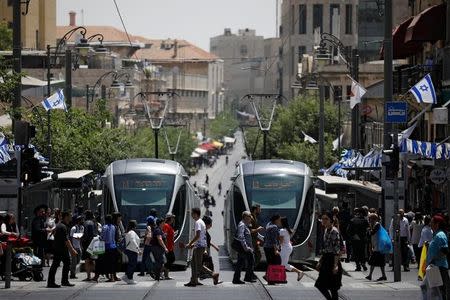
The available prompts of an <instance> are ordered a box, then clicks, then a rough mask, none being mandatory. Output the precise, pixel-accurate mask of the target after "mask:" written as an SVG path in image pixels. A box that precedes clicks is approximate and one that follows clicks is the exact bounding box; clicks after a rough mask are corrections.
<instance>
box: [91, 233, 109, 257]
mask: <svg viewBox="0 0 450 300" xmlns="http://www.w3.org/2000/svg"><path fill="white" fill-rule="evenodd" d="M86 251H87V252H88V253H89V254H91V255H101V254H104V253H105V242H104V241H102V240H100V238H99V237H98V236H96V237H94V238H93V239H92V241H91V243H90V244H89V247H88V248H87V250H86Z"/></svg>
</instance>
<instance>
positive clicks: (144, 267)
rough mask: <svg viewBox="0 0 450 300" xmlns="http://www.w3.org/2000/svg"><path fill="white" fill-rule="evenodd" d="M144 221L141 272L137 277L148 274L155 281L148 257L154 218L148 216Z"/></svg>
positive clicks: (151, 264) (150, 248)
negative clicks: (145, 224)
mask: <svg viewBox="0 0 450 300" xmlns="http://www.w3.org/2000/svg"><path fill="white" fill-rule="evenodd" d="M146 221H147V227H146V228H145V233H144V251H143V253H142V262H141V272H140V273H139V274H138V276H145V273H148V274H150V276H151V277H152V278H153V279H155V276H154V274H153V263H152V259H151V257H150V254H151V253H152V245H151V241H152V231H153V227H155V226H156V224H155V217H154V216H152V215H150V216H148V217H147V219H146Z"/></svg>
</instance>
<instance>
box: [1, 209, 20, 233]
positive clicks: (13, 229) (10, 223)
mask: <svg viewBox="0 0 450 300" xmlns="http://www.w3.org/2000/svg"><path fill="white" fill-rule="evenodd" d="M0 234H1V235H2V236H3V239H5V237H6V238H7V237H10V236H11V237H19V236H20V233H19V229H18V228H17V224H16V217H15V216H14V214H12V213H7V214H6V216H5V221H4V222H3V223H2V224H1V226H0Z"/></svg>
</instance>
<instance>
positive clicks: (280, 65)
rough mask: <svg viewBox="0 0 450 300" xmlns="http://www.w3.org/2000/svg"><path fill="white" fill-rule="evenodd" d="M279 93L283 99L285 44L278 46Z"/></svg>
mask: <svg viewBox="0 0 450 300" xmlns="http://www.w3.org/2000/svg"><path fill="white" fill-rule="evenodd" d="M278 95H279V96H280V97H279V99H280V101H281V99H282V98H283V45H281V46H280V47H279V48H278ZM279 104H280V103H279Z"/></svg>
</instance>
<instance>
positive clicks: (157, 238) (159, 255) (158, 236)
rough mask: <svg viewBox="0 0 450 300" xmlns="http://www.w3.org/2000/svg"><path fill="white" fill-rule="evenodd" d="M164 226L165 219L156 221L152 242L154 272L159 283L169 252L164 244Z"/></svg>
mask: <svg viewBox="0 0 450 300" xmlns="http://www.w3.org/2000/svg"><path fill="white" fill-rule="evenodd" d="M164 224H165V222H164V219H157V220H156V226H155V227H153V231H152V240H151V242H150V244H151V251H152V254H153V258H154V259H155V264H154V266H153V270H154V274H155V280H156V281H159V280H160V278H161V271H162V268H163V264H164V254H165V253H167V252H169V250H168V249H167V247H166V244H165V243H164V232H163V228H164Z"/></svg>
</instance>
